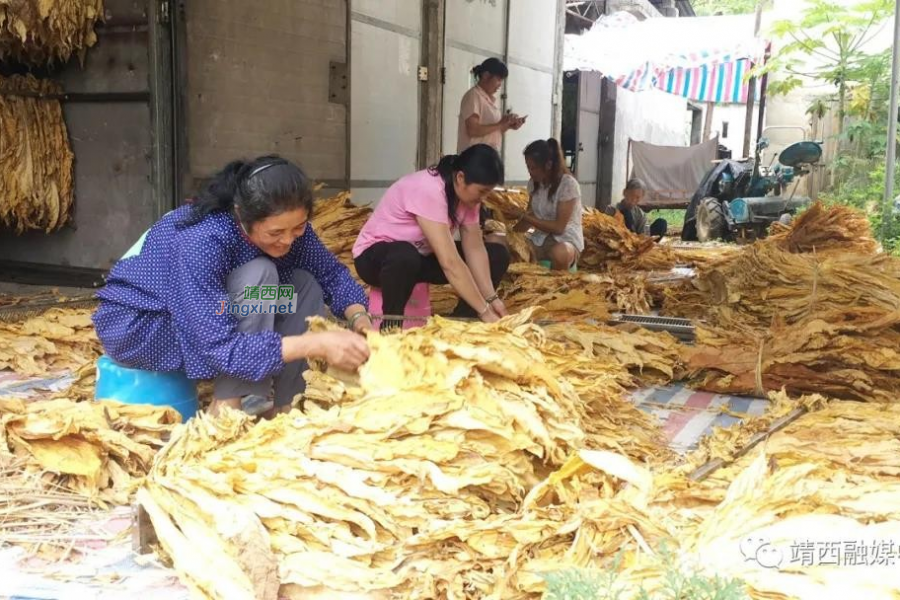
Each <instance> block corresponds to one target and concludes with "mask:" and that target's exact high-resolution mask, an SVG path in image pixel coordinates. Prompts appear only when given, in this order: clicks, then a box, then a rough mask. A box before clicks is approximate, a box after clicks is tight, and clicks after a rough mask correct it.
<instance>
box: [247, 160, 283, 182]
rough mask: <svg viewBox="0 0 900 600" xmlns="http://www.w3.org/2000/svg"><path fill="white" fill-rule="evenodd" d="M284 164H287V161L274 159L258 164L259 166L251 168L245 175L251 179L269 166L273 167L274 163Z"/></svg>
mask: <svg viewBox="0 0 900 600" xmlns="http://www.w3.org/2000/svg"><path fill="white" fill-rule="evenodd" d="M284 164H287V163H286V162H285V161H283V160H276V161H274V162H270V163H266V164H264V165H260V166H258V167H256V168H255V169H253V171H252V172H251V173H250V174H249V175H247V179H252V178H253V177H254V176H256V175H259V174H260V173H262V172H263V171H265V170H266V169H268V168H269V167H274V166H275V165H284Z"/></svg>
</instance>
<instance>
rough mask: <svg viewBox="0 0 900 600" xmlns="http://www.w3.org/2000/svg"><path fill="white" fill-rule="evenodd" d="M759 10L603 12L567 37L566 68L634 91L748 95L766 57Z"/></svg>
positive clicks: (712, 98)
mask: <svg viewBox="0 0 900 600" xmlns="http://www.w3.org/2000/svg"><path fill="white" fill-rule="evenodd" d="M754 20H755V17H754V15H732V16H719V17H694V18H679V19H664V18H656V19H646V20H644V21H641V20H638V18H637V17H635V16H634V15H632V14H631V13H628V12H617V13H615V14H613V15H608V16H604V17H601V18H600V19H599V20H598V21H597V22H596V23H595V24H594V25H593V27H591V29H590V30H588V31H587V32H585V33H583V34H582V35H567V36H566V39H565V62H564V64H565V69H566V70H581V71H598V72H600V73H602V74H603V75H604V76H605V77H608V78H610V79H612V80H614V81H615V82H616V83H617V84H618V85H619V86H621V87H624V88H626V89H629V90H631V91H636V92H639V91H644V90H649V89H662V90H664V91H667V92H670V93H674V94H678V95H682V96H685V97H687V98H692V99H695V100H701V101H706V102H740V101H742V99H745V98H746V87H747V86H746V83H745V82H744V76H745V75H746V73H747V71H748V70H749V68H750V65H751V64H752V63H754V62H758V61H760V60H761V59H762V57H763V56H764V53H765V49H766V42H765V40H763V39H761V38H758V37H756V36H755V35H754V31H753V30H754Z"/></svg>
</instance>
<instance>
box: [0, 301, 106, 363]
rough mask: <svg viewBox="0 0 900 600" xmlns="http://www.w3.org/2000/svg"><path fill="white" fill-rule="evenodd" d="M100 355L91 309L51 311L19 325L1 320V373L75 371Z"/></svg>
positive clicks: (55, 309)
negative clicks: (4, 370) (4, 371)
mask: <svg viewBox="0 0 900 600" xmlns="http://www.w3.org/2000/svg"><path fill="white" fill-rule="evenodd" d="M100 353H101V346H100V341H99V340H98V339H97V335H96V333H95V332H94V326H93V324H92V323H91V311H90V309H85V308H80V309H71V308H53V309H50V310H47V311H45V312H44V313H43V314H41V315H39V316H36V317H31V318H29V319H26V320H24V321H21V322H13V323H4V322H2V321H0V370H2V369H12V370H13V371H15V372H16V373H19V374H21V375H41V374H46V373H48V372H52V371H57V370H72V371H75V370H78V369H80V368H81V367H83V366H85V365H87V364H92V363H93V362H94V361H95V360H96V359H97V358H98V357H99V356H100Z"/></svg>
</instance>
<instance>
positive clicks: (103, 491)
mask: <svg viewBox="0 0 900 600" xmlns="http://www.w3.org/2000/svg"><path fill="white" fill-rule="evenodd" d="M180 420H181V417H180V416H179V415H178V413H177V412H175V411H174V410H172V409H171V408H167V407H158V406H148V405H137V404H120V403H118V402H111V401H100V402H73V401H71V400H67V399H56V400H34V401H25V400H20V399H13V398H9V399H4V398H0V456H2V455H7V456H13V455H15V456H19V457H25V458H26V459H27V460H28V462H27V463H26V468H27V469H28V470H30V471H33V472H43V471H45V472H48V473H52V474H54V478H53V482H54V483H56V484H59V485H61V486H63V487H65V488H68V489H70V490H72V491H74V492H78V493H79V494H82V495H84V496H87V497H89V498H91V499H95V500H99V501H105V502H112V503H115V504H127V503H128V499H129V496H130V494H131V492H132V491H133V489H131V488H132V485H133V482H134V480H135V479H136V478H139V477H142V476H143V475H145V474H146V473H147V471H148V470H149V469H150V465H151V462H152V460H153V455H154V453H155V452H156V450H157V448H160V447H161V446H162V445H163V444H164V443H165V441H167V439H168V435H169V433H170V432H171V430H172V428H173V426H174V425H175V424H177V423H178V422H179V421H180Z"/></svg>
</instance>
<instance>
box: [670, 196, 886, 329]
mask: <svg viewBox="0 0 900 600" xmlns="http://www.w3.org/2000/svg"><path fill="white" fill-rule="evenodd" d="M876 248H877V245H876V243H875V241H874V239H873V238H872V235H871V230H870V228H869V224H868V220H867V219H866V217H865V215H863V214H862V213H860V212H858V211H855V210H853V209H850V208H847V207H842V206H836V207H832V208H828V209H826V208H824V207H823V206H822V205H821V204H814V205H813V206H812V207H810V209H809V210H807V211H806V212H805V213H804V214H803V215H801V216H800V217H799V218H798V219H797V220H796V221H794V223H793V224H792V225H791V226H790V227H787V228H782V229H781V230H780V231H778V232H776V234H775V235H772V236H771V237H769V238H767V239H765V240H763V241H760V242H757V243H755V244H753V245H752V246H750V247H748V248H745V249H744V250H743V251H742V252H739V253H736V254H733V255H728V256H726V257H724V258H723V259H722V260H720V261H718V262H716V263H712V264H709V265H707V266H705V267H702V268H700V270H699V272H698V273H697V277H696V278H695V279H694V280H693V281H691V282H689V283H687V284H684V285H681V286H678V287H673V288H670V289H669V290H667V291H666V292H665V294H666V299H665V303H664V310H665V313H666V314H670V315H678V316H684V317H690V318H697V319H704V320H706V321H707V322H708V323H710V324H712V325H714V326H719V327H731V326H732V325H733V324H737V325H747V326H752V327H756V328H766V327H769V326H770V325H771V324H773V323H774V322H776V321H782V322H784V323H788V324H794V323H801V322H803V321H804V320H808V319H812V318H821V316H822V315H827V314H829V313H831V312H835V311H841V310H847V309H848V307H853V308H857V307H859V308H863V309H866V308H869V307H876V308H880V309H882V310H885V311H893V310H900V260H898V259H895V258H893V257H890V256H888V255H884V254H876V253H875V250H876Z"/></svg>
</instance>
